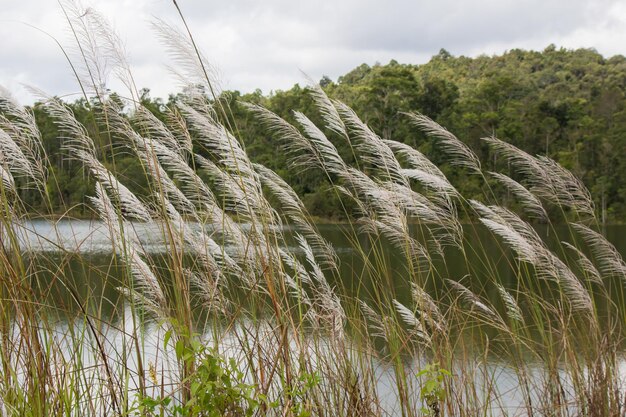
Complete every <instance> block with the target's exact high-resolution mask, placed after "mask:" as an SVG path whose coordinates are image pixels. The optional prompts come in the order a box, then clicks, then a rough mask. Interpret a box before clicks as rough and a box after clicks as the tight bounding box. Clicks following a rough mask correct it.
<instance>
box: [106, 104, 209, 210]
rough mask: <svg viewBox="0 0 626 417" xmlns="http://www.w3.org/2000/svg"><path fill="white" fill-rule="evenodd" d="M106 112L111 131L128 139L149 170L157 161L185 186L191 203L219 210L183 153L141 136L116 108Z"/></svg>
mask: <svg viewBox="0 0 626 417" xmlns="http://www.w3.org/2000/svg"><path fill="white" fill-rule="evenodd" d="M105 111H106V112H107V114H108V116H107V118H108V120H109V124H110V126H111V129H112V130H113V131H115V132H117V133H118V134H120V135H122V137H124V138H126V139H128V141H129V142H128V144H127V145H128V147H129V148H130V149H131V150H133V151H134V152H135V153H136V154H137V155H139V156H140V157H144V159H143V160H144V163H145V165H146V166H150V165H153V164H154V162H153V161H154V160H155V159H156V160H157V161H158V162H159V163H160V164H161V166H162V167H163V168H165V169H166V170H169V172H170V173H172V175H173V177H174V179H176V180H178V181H180V182H181V184H182V185H181V190H182V191H183V193H184V195H185V196H186V197H187V200H189V201H192V202H193V203H194V204H196V205H197V206H198V207H203V206H205V205H206V206H211V207H212V206H217V203H216V199H215V196H214V195H213V191H211V189H210V188H209V187H208V186H207V185H206V184H205V183H204V181H203V180H202V179H201V178H200V177H199V176H198V174H196V172H195V171H194V170H193V169H192V168H191V167H190V166H189V165H188V164H187V161H186V160H185V159H183V157H182V156H181V155H180V154H179V153H177V152H176V151H175V150H172V149H170V148H169V147H168V146H167V145H165V144H164V143H162V142H160V141H159V140H158V139H155V140H152V139H149V138H144V137H143V136H141V135H140V134H139V133H137V132H136V131H135V130H133V128H132V127H131V125H130V123H129V122H128V120H126V119H125V118H123V117H122V116H121V115H120V114H119V112H118V111H116V110H115V108H114V106H107V107H105ZM155 157H156V158H155ZM149 171H150V172H152V173H154V174H156V173H159V174H160V171H159V170H158V169H155V168H151V169H149ZM157 180H158V178H157Z"/></svg>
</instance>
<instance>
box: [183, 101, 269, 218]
mask: <svg viewBox="0 0 626 417" xmlns="http://www.w3.org/2000/svg"><path fill="white" fill-rule="evenodd" d="M180 109H181V112H182V113H183V115H184V116H185V117H186V118H187V121H188V123H189V125H190V127H191V129H192V130H193V131H194V132H195V133H196V135H197V141H198V142H199V143H200V144H202V145H203V146H204V147H205V148H206V149H207V150H208V151H210V152H211V153H212V154H213V155H214V156H215V157H216V158H217V160H218V163H219V164H220V168H221V169H222V170H223V171H225V172H227V173H228V174H230V176H231V178H232V179H233V180H234V181H235V183H236V184H237V185H238V187H239V189H240V191H241V192H242V193H244V194H245V195H246V199H247V200H248V201H249V202H250V203H251V204H252V207H254V208H255V209H258V212H257V214H259V215H266V216H267V218H271V215H272V214H273V213H272V212H271V210H269V205H268V204H267V202H266V201H265V199H264V198H263V193H262V191H261V185H260V182H259V179H258V175H257V174H256V172H255V171H254V168H253V167H252V162H250V159H249V158H248V155H247V154H246V151H245V150H244V148H243V147H242V145H241V143H240V142H239V141H238V140H237V138H235V137H234V136H233V135H232V134H231V133H230V132H228V130H227V129H226V128H225V127H224V126H222V125H221V124H219V123H217V122H216V121H214V120H212V119H211V118H210V116H209V115H207V114H206V113H201V112H199V111H198V110H196V109H194V108H192V107H191V106H187V105H181V106H180Z"/></svg>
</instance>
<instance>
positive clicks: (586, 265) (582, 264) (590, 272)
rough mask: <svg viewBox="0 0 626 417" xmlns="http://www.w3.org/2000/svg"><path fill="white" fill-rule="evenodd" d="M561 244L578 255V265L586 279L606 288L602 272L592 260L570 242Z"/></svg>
mask: <svg viewBox="0 0 626 417" xmlns="http://www.w3.org/2000/svg"><path fill="white" fill-rule="evenodd" d="M561 244H562V245H563V246H565V247H566V248H568V249H569V250H571V251H572V252H574V253H575V254H576V255H577V260H576V263H577V264H578V266H579V268H580V269H581V270H582V271H583V272H584V273H585V278H587V279H588V280H589V281H591V282H595V283H596V284H600V285H602V286H604V282H603V281H602V275H601V274H600V271H598V269H597V268H596V266H595V265H594V264H593V262H591V260H590V259H589V258H588V257H587V256H586V255H585V254H584V253H583V252H582V251H581V250H580V249H578V248H577V247H576V246H574V245H572V244H571V243H569V242H565V241H562V242H561Z"/></svg>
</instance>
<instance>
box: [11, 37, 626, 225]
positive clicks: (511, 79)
mask: <svg viewBox="0 0 626 417" xmlns="http://www.w3.org/2000/svg"><path fill="white" fill-rule="evenodd" d="M320 84H321V86H322V87H323V88H324V90H325V91H326V93H327V94H328V95H329V96H330V97H331V98H334V99H338V100H341V101H343V102H344V103H346V104H347V105H349V106H351V107H352V108H353V109H354V110H355V111H356V113H357V114H359V116H360V117H361V118H362V119H363V120H364V121H366V122H367V123H368V125H369V126H370V127H371V128H372V129H373V130H374V131H375V132H377V133H378V134H379V135H380V136H381V137H382V138H384V139H394V140H396V141H400V142H404V143H407V144H410V145H411V146H414V147H416V148H417V149H419V150H421V151H422V152H423V153H425V154H426V155H428V156H429V157H432V159H433V160H434V161H435V162H437V161H439V162H441V163H442V165H441V168H442V170H443V171H444V172H445V173H446V174H447V175H448V176H449V178H450V180H451V182H452V183H453V184H454V185H455V186H457V187H462V188H463V189H464V190H470V193H469V194H470V195H471V190H472V189H474V190H475V192H476V194H477V195H478V194H479V192H480V187H484V186H485V185H484V184H483V182H482V181H481V180H480V179H479V178H476V176H472V175H469V174H468V173H467V172H463V171H460V170H458V169H454V170H452V169H449V167H447V166H446V165H445V163H443V158H438V150H437V149H436V148H434V147H433V142H432V140H431V139H429V138H427V137H425V136H424V135H423V134H421V133H418V129H416V128H415V127H413V126H411V123H410V120H409V118H408V117H407V116H406V115H404V114H403V112H409V111H417V112H420V113H423V114H425V115H427V116H429V117H431V118H432V119H434V120H435V121H437V122H438V123H440V124H441V125H442V126H444V127H446V128H447V129H448V130H449V131H450V132H452V133H454V134H455V135H456V136H457V137H459V138H460V139H461V140H463V141H464V142H466V143H467V144H468V145H469V146H470V147H471V148H472V149H473V150H474V151H475V152H476V153H477V154H478V156H479V158H480V159H481V160H482V161H490V164H492V166H487V165H488V164H484V165H483V168H484V170H485V171H489V170H492V169H493V168H494V166H495V165H496V164H500V163H501V161H498V160H496V159H495V158H493V157H491V158H490V155H489V153H488V152H489V151H488V148H487V146H486V144H485V143H484V141H482V140H481V138H483V137H488V136H491V135H495V136H496V137H498V138H500V139H502V140H505V141H507V142H510V143H512V144H514V145H515V146H517V147H519V148H521V149H523V150H525V151H527V152H528V153H531V154H540V155H547V156H549V157H550V158H553V159H555V160H556V161H558V162H559V163H560V164H561V165H563V166H564V167H566V168H568V169H570V170H571V171H572V172H574V174H576V175H577V176H578V177H579V178H581V179H582V180H583V181H584V183H585V184H586V185H587V186H588V187H589V189H590V190H591V192H592V195H593V197H594V201H595V203H596V208H597V211H598V215H599V218H600V219H603V220H604V221H606V222H624V221H626V158H625V154H626V97H625V92H626V58H624V57H623V56H615V57H612V58H605V57H603V56H602V55H600V54H598V53H597V52H595V51H593V50H587V49H579V50H575V51H572V50H565V49H558V48H556V47H554V46H549V47H548V48H546V49H545V50H544V51H543V52H534V51H523V50H512V51H510V52H507V53H505V54H504V55H502V56H493V57H488V56H481V57H477V58H468V57H463V56H461V57H454V56H452V55H451V54H449V53H448V52H447V51H445V50H441V51H440V53H439V54H438V55H436V56H434V57H433V58H432V59H431V60H430V61H429V62H428V63H426V64H424V65H411V64H400V63H397V62H395V61H391V62H389V63H388V64H386V65H381V64H376V65H374V66H369V65H366V64H363V65H361V66H359V67H357V68H355V69H353V70H352V71H350V72H349V73H347V74H345V75H343V76H341V77H339V79H338V80H336V81H333V80H330V79H328V78H327V77H324V78H323V79H322V80H321V81H320ZM173 100H176V97H175V96H171V97H170V98H169V99H168V100H167V101H164V100H162V99H154V98H151V97H150V95H149V91H148V90H144V95H143V99H142V104H143V105H144V106H146V107H147V108H148V109H150V110H151V111H152V112H153V113H154V114H155V115H156V116H157V117H159V118H161V119H164V120H165V119H166V117H165V112H164V110H165V109H166V106H168V104H169V103H171V102H172V101H173ZM220 100H222V101H223V102H224V103H225V104H227V106H225V107H226V108H228V109H230V110H229V113H230V114H229V116H228V117H230V118H231V119H232V120H230V122H231V126H233V129H234V130H236V133H237V136H238V137H239V138H241V140H242V141H243V143H244V144H245V146H246V148H247V150H248V153H249V155H250V157H251V158H252V159H253V160H254V161H255V162H260V163H263V164H264V165H266V166H268V167H269V168H272V169H274V170H275V171H276V172H278V173H279V174H280V175H281V176H283V178H285V179H286V180H287V182H288V183H290V184H291V185H292V186H293V187H294V189H295V190H296V192H298V193H299V194H300V195H301V197H302V198H303V200H304V202H305V205H306V206H307V208H308V209H309V211H310V212H311V214H313V215H315V216H319V217H322V218H335V219H338V218H339V217H340V216H341V214H340V213H342V212H343V211H342V210H340V208H339V207H340V206H339V204H340V202H339V201H338V200H337V197H336V196H335V194H334V193H331V192H329V191H328V185H327V182H326V180H325V178H324V177H323V176H322V175H321V174H319V173H317V172H299V171H298V170H296V169H293V168H291V167H289V166H288V165H287V163H286V158H285V156H284V155H283V152H282V151H281V147H280V145H279V144H278V143H277V142H276V140H275V139H274V137H273V135H272V132H270V131H268V130H267V129H265V128H264V127H263V125H262V124H261V123H259V121H258V120H256V119H255V117H254V115H252V114H251V113H250V112H248V111H247V110H246V108H245V106H244V105H243V104H242V102H254V103H257V104H261V105H263V106H265V107H267V108H269V109H270V110H272V111H273V112H275V113H276V114H278V115H280V116H281V117H284V118H285V119H286V120H288V121H290V122H293V121H294V118H293V114H292V111H293V110H297V111H301V112H303V113H304V114H306V115H307V116H308V117H309V118H310V119H311V120H312V121H313V122H315V123H316V124H317V125H322V123H319V122H320V121H321V115H319V114H317V113H316V111H315V110H314V109H313V103H312V99H311V97H310V96H309V92H308V91H307V89H306V88H303V87H301V86H299V85H295V86H294V87H293V88H291V89H290V90H288V91H279V92H275V93H272V94H270V95H267V96H264V95H263V94H262V93H261V92H259V91H257V92H255V93H252V94H245V95H241V94H240V93H238V92H224V93H223V94H222V96H221V97H220ZM70 106H71V108H72V110H73V111H74V113H75V114H76V116H77V118H78V119H79V120H81V121H83V122H84V124H85V125H86V126H87V127H88V129H89V130H90V131H91V133H93V137H95V138H97V140H98V141H99V142H100V143H99V145H100V150H99V152H100V157H101V159H102V160H103V161H104V163H105V165H106V166H108V167H109V168H111V169H112V170H113V171H114V172H116V173H118V175H119V176H120V177H121V179H122V180H123V182H126V183H128V182H129V181H130V182H131V183H133V182H134V185H135V191H137V192H138V193H139V194H141V192H142V188H144V187H145V186H146V184H145V181H144V180H142V178H144V176H143V174H142V167H141V166H140V165H139V163H138V162H137V161H136V159H133V158H131V157H126V156H125V150H124V149H123V147H122V146H121V145H120V146H117V144H118V142H119V141H117V140H116V138H115V137H111V136H110V135H109V134H108V133H107V129H106V128H105V127H104V126H105V123H104V122H103V121H102V120H99V118H98V116H97V105H96V104H95V103H91V102H88V101H86V100H84V99H81V100H78V101H76V102H73V103H70ZM34 112H35V114H36V117H37V119H38V123H39V127H40V130H41V133H42V136H43V139H44V144H45V147H46V151H47V153H48V155H49V157H50V158H51V160H52V163H53V166H54V171H55V172H54V177H55V178H56V181H57V183H58V184H59V187H60V189H56V188H57V185H54V187H53V186H52V185H51V186H50V189H49V195H50V196H51V198H52V204H54V205H55V206H56V207H57V208H58V210H57V211H58V212H62V211H64V207H65V208H68V207H74V208H73V209H72V214H74V215H78V216H88V215H89V211H88V210H85V209H84V208H82V207H81V206H80V203H83V202H85V201H86V199H85V197H84V196H85V195H89V194H91V192H92V191H91V190H93V186H92V185H91V184H89V181H90V180H89V178H88V176H87V175H86V174H85V173H83V171H82V168H80V165H79V164H75V163H73V162H72V161H70V160H68V159H67V158H66V157H64V155H63V151H62V142H63V138H60V137H59V135H58V134H57V131H56V128H55V126H54V124H53V122H52V120H51V119H50V117H49V116H47V115H46V113H44V112H43V111H42V110H41V109H40V108H39V106H38V105H35V106H34ZM127 114H128V115H129V117H132V109H128V112H127ZM136 128H137V129H141V124H140V123H136ZM329 137H330V138H331V139H332V140H333V141H334V143H335V144H336V146H337V148H338V149H339V151H340V153H342V156H344V157H345V159H346V160H347V161H352V162H353V163H358V161H356V162H355V161H353V160H352V158H351V151H350V147H349V144H348V143H346V142H345V141H344V140H342V138H340V137H334V136H333V135H332V134H331V133H329ZM199 151H200V152H201V150H199ZM53 188H54V189H53ZM496 191H498V190H497V189H496ZM500 191H501V192H505V191H504V190H500ZM24 193H25V195H23V196H22V197H23V199H24V201H25V202H26V203H27V204H29V205H30V206H31V208H30V210H32V211H33V212H34V213H35V212H37V207H38V205H39V204H41V203H40V202H38V201H35V200H34V199H32V198H31V199H30V200H29V196H28V191H25V192H24Z"/></svg>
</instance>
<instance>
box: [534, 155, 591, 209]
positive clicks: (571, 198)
mask: <svg viewBox="0 0 626 417" xmlns="http://www.w3.org/2000/svg"><path fill="white" fill-rule="evenodd" d="M537 159H538V160H539V163H540V164H541V165H542V166H543V168H544V170H545V172H546V173H547V175H548V178H550V180H551V181H552V183H553V186H552V187H550V188H548V189H547V190H546V189H545V188H543V187H541V186H540V184H538V185H537V186H535V188H536V189H537V190H538V192H541V196H542V197H544V198H546V199H547V200H549V201H552V202H554V204H558V205H561V206H565V207H569V208H571V209H573V210H575V211H576V212H578V213H580V214H586V215H588V216H589V217H592V218H594V217H595V206H594V204H593V198H592V197H591V193H590V192H589V190H588V189H587V187H585V184H583V183H582V181H580V180H579V179H578V178H577V177H576V176H575V175H574V174H572V173H571V172H570V171H569V170H567V169H565V168H563V167H562V166H561V165H560V164H559V163H558V162H556V161H555V160H553V159H550V158H548V157H546V156H541V155H540V156H538V157H537ZM551 191H556V192H555V193H552V192H551Z"/></svg>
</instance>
